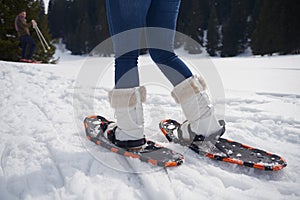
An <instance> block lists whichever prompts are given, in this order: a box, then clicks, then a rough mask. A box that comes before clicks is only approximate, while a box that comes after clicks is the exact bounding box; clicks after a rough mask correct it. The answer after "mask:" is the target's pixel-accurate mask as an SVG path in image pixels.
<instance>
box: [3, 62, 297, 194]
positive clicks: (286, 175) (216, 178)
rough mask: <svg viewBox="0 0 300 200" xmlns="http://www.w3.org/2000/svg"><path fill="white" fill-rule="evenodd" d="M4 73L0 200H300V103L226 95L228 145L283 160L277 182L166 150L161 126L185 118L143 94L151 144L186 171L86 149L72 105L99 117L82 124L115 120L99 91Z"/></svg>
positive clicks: (26, 73)
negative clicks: (178, 159)
mask: <svg viewBox="0 0 300 200" xmlns="http://www.w3.org/2000/svg"><path fill="white" fill-rule="evenodd" d="M0 67H1V72H0V85H1V86H0V100H1V101H0V109H1V112H0V116H1V119H2V120H1V121H0V125H1V128H2V131H1V142H0V154H1V163H0V164H1V165H0V166H1V169H0V199H158V198H159V199H161V198H162V199H199V198H207V199H240V198H241V197H242V198H243V199H254V198H256V199H269V198H270V197H273V198H274V199H299V197H300V192H299V191H298V188H299V185H300V183H299V180H300V177H299V171H300V168H299V163H300V156H299V155H298V152H299V150H300V149H299V142H298V141H299V139H300V119H299V114H298V113H299V112H300V110H299V105H300V98H299V95H294V94H290V95H289V94H287V95H286V94H277V93H255V92H240V91H233V90H228V91H226V101H225V106H226V114H225V119H226V121H227V127H226V128H227V131H226V133H225V135H224V137H226V138H229V139H233V140H237V141H240V142H243V143H246V144H249V145H251V146H254V147H259V148H262V149H265V150H268V151H270V152H273V153H278V154H279V155H282V156H283V157H284V158H286V159H287V162H288V166H287V168H285V169H284V170H282V171H280V172H276V173H273V172H261V171H257V170H253V169H249V168H245V167H239V166H235V165H231V164H226V163H220V162H216V161H212V160H210V159H207V158H199V156H198V155H196V154H195V153H193V152H192V151H190V150H188V149H186V148H182V147H180V146H179V145H173V144H168V143H166V140H165V138H164V137H163V136H162V134H161V133H160V131H159V129H158V123H159V121H160V120H162V119H165V118H175V119H176V120H179V121H182V120H183V117H182V112H181V110H180V107H179V106H178V105H176V104H175V103H174V101H173V100H172V99H171V97H170V96H168V95H166V96H164V95H155V94H148V100H147V102H146V105H145V123H146V124H145V125H146V134H147V136H148V137H149V138H150V139H154V140H158V141H159V142H162V143H163V144H164V145H165V146H168V147H170V148H173V149H175V150H177V151H179V152H181V153H183V154H184V155H185V163H184V164H183V165H182V166H180V167H175V168H168V169H165V170H164V169H162V168H159V167H154V166H150V165H148V164H145V163H141V162H140V161H138V160H133V159H131V158H124V157H122V156H120V155H117V154H114V153H111V152H109V151H107V150H105V149H101V148H99V147H98V146H96V145H94V144H92V143H91V142H89V141H87V140H85V138H84V134H85V133H84V128H83V125H82V127H81V126H80V127H77V124H76V123H82V121H83V117H84V116H74V115H73V111H74V110H73V109H74V108H73V101H78V102H79V104H77V105H79V108H77V109H78V110H80V111H82V113H84V111H89V110H96V111H97V112H96V113H87V115H93V114H99V115H104V116H106V117H108V118H113V114H112V110H110V108H109V103H108V101H107V98H106V90H105V89H102V88H90V89H92V90H95V93H93V94H92V93H91V94H82V95H80V94H75V95H74V96H73V94H74V89H75V86H74V84H75V81H74V79H72V78H70V77H68V78H67V77H63V76H61V75H60V76H58V75H55V74H53V73H51V72H47V71H46V70H43V69H42V68H43V65H29V64H20V63H17V64H16V63H8V62H1V63H0ZM85 95H93V96H85ZM91 98H92V99H93V100H94V102H93V103H92V104H91V103H90V102H88V99H91ZM89 112H90V111H89ZM84 114H85V113H84ZM78 133H79V134H78Z"/></svg>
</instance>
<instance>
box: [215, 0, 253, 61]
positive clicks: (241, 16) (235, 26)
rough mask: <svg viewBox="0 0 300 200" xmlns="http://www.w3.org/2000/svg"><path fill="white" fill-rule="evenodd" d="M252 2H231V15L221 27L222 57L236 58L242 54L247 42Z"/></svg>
mask: <svg viewBox="0 0 300 200" xmlns="http://www.w3.org/2000/svg"><path fill="white" fill-rule="evenodd" d="M253 2H254V1H253V0H232V1H231V14H230V17H229V20H228V22H225V23H224V25H223V29H222V31H223V41H222V45H223V47H222V52H221V55H222V56H236V55H237V54H239V53H243V52H244V50H245V48H246V46H247V45H246V44H247V41H248V37H249V36H248V35H249V30H250V29H249V27H251V15H252V12H253V8H254V4H253Z"/></svg>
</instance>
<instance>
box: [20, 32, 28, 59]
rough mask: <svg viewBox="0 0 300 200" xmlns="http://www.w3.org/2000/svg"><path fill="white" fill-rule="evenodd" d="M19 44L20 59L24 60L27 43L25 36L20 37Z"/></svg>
mask: <svg viewBox="0 0 300 200" xmlns="http://www.w3.org/2000/svg"><path fill="white" fill-rule="evenodd" d="M20 43H21V48H22V53H21V59H26V51H27V42H26V36H25V35H22V36H21V37H20Z"/></svg>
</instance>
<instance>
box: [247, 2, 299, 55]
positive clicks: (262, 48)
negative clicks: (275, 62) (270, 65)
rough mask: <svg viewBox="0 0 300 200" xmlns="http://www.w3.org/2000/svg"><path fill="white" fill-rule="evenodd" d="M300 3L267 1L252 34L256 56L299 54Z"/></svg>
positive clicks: (263, 4)
mask: <svg viewBox="0 0 300 200" xmlns="http://www.w3.org/2000/svg"><path fill="white" fill-rule="evenodd" d="M299 9H300V3H299V1H292V0H276V1H271V0H265V1H263V3H262V7H261V10H260V14H259V17H258V21H257V23H256V27H255V30H254V32H253V34H252V44H251V45H252V49H253V53H254V54H258V55H265V54H269V55H272V54H273V53H280V54H288V53H299V49H300V39H299V35H300V30H299V22H298V19H299V17H300V15H299Z"/></svg>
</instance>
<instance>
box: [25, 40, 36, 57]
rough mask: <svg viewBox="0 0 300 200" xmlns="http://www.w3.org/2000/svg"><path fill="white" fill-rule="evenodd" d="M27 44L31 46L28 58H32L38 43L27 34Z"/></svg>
mask: <svg viewBox="0 0 300 200" xmlns="http://www.w3.org/2000/svg"><path fill="white" fill-rule="evenodd" d="M27 44H28V45H29V46H30V49H29V54H28V57H27V59H29V60H32V56H33V53H34V50H35V47H36V43H35V41H34V40H33V38H32V37H31V36H30V35H28V36H27Z"/></svg>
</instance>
